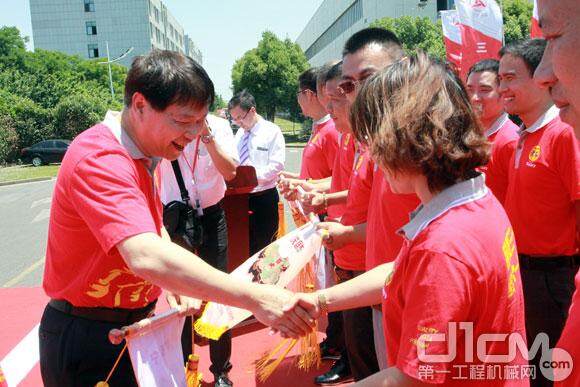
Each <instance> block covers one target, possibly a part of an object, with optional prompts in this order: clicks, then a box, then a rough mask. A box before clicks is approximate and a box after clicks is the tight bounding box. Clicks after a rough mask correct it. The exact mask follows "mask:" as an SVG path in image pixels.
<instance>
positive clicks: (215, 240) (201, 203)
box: [160, 114, 239, 387]
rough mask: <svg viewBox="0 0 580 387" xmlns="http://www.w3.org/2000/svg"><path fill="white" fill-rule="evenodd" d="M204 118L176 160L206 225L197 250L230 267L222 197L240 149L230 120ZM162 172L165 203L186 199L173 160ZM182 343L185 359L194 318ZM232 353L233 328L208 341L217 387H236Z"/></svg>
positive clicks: (165, 163) (208, 259)
mask: <svg viewBox="0 0 580 387" xmlns="http://www.w3.org/2000/svg"><path fill="white" fill-rule="evenodd" d="M206 119H207V124H206V126H205V128H204V130H203V131H202V132H201V134H200V135H198V137H197V138H196V139H194V140H193V141H192V142H190V143H189V144H187V146H186V147H185V148H184V150H183V153H182V154H181V155H180V156H179V158H178V159H177V161H178V163H179V169H180V171H181V174H182V177H183V181H184V185H185V188H186V189H187V193H188V195H189V198H190V204H191V206H192V207H193V208H194V210H195V211H197V213H198V214H199V215H200V220H201V224H202V228H203V238H202V243H201V245H200V246H198V247H196V249H197V254H198V255H199V256H200V257H201V258H202V259H203V260H204V261H206V262H207V263H209V264H210V265H211V266H213V267H215V268H217V269H220V270H222V271H226V269H227V257H228V232H227V225H226V217H225V213H224V210H223V208H222V199H223V198H224V194H225V192H226V183H225V181H226V180H231V179H233V178H234V177H235V175H236V166H237V164H238V162H239V160H238V152H237V150H236V147H235V144H234V135H233V133H232V129H231V128H230V125H229V123H228V121H226V120H224V119H222V118H218V117H216V116H213V115H209V114H208V115H207V118H206ZM160 175H161V187H160V194H161V201H162V202H163V204H164V205H165V204H168V203H170V202H172V201H175V200H179V201H180V200H182V199H181V192H180V189H179V185H178V183H177V180H176V176H175V173H174V170H173V167H172V164H171V162H170V161H168V160H163V161H162V162H161V165H160ZM198 207H199V209H198ZM172 239H173V240H174V241H175V242H176V243H179V244H180V245H181V246H182V247H185V248H188V249H193V248H192V247H191V246H188V245H187V244H186V243H185V242H184V241H183V240H181V241H180V240H179V239H180V237H178V236H172ZM181 341H182V347H183V353H184V357H185V358H187V356H188V355H189V354H190V353H191V317H188V318H187V320H186V323H185V329H184V330H183V334H182V337H181ZM231 352H232V337H231V334H230V332H229V331H228V332H226V333H224V334H223V335H222V336H221V338H220V339H219V340H218V341H213V340H211V341H210V358H211V363H212V364H211V367H210V371H211V372H212V373H213V374H214V378H215V386H216V387H222V386H223V387H226V386H231V385H232V382H231V381H230V380H229V378H228V372H229V371H230V370H231V368H232V365H231V363H230V356H231Z"/></svg>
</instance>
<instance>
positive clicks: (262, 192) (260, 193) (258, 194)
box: [250, 187, 276, 197]
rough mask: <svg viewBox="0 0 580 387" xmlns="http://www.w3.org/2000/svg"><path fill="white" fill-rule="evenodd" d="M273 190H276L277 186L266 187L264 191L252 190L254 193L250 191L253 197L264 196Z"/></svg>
mask: <svg viewBox="0 0 580 387" xmlns="http://www.w3.org/2000/svg"><path fill="white" fill-rule="evenodd" d="M272 191H276V187H273V188H268V189H265V190H263V191H258V192H252V193H250V196H251V197H255V196H262V195H266V194H269V193H272Z"/></svg>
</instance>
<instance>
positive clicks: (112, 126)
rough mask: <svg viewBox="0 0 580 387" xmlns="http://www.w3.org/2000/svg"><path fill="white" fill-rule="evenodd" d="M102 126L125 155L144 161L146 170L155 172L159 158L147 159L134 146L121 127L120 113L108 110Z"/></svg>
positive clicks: (135, 145)
mask: <svg viewBox="0 0 580 387" xmlns="http://www.w3.org/2000/svg"><path fill="white" fill-rule="evenodd" d="M103 125H105V126H106V127H107V128H109V130H110V131H111V133H113V135H114V136H115V138H116V139H117V141H119V144H121V145H122V146H123V148H125V149H126V150H127V153H129V156H131V158H132V159H133V160H140V159H144V160H145V161H146V164H147V165H148V169H149V170H150V171H153V170H155V168H156V167H157V164H158V163H159V161H160V160H161V158H159V157H147V156H145V155H144V154H143V152H141V150H140V149H139V147H138V146H137V144H135V141H133V139H132V138H131V137H130V136H129V134H128V133H127V131H126V130H125V129H124V128H123V127H122V126H121V112H116V111H113V110H108V111H107V114H105V119H104V120H103Z"/></svg>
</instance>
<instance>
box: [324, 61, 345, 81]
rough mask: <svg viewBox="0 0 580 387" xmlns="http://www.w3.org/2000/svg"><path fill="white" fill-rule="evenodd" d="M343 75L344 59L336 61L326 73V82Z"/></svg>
mask: <svg viewBox="0 0 580 387" xmlns="http://www.w3.org/2000/svg"><path fill="white" fill-rule="evenodd" d="M341 77H342V61H340V62H338V63H335V64H334V65H333V66H332V67H330V69H328V71H327V72H326V74H325V75H324V83H326V82H328V81H332V80H333V79H337V78H341Z"/></svg>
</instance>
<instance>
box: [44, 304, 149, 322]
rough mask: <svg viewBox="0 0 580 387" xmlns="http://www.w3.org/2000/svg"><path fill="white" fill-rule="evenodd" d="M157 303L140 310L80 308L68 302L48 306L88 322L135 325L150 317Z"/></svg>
mask: <svg viewBox="0 0 580 387" xmlns="http://www.w3.org/2000/svg"><path fill="white" fill-rule="evenodd" d="M156 303H157V301H153V302H152V303H150V304H149V305H147V306H145V307H143V308H139V309H122V308H101V307H99V308H89V307H79V306H74V305H73V304H71V303H70V302H68V301H66V300H50V301H49V302H48V305H49V306H50V307H51V308H53V309H56V310H58V311H59V312H62V313H65V314H69V315H71V316H75V317H80V318H84V319H87V320H94V321H102V322H109V323H119V324H133V323H134V322H137V321H139V320H143V319H144V318H147V317H150V316H151V315H152V314H153V311H154V310H155V304H156Z"/></svg>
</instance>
